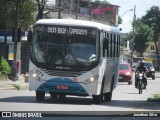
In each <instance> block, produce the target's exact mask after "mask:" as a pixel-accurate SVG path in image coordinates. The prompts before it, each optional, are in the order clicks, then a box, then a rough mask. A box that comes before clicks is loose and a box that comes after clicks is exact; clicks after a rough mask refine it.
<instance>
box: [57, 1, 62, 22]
mask: <svg viewBox="0 0 160 120" xmlns="http://www.w3.org/2000/svg"><path fill="white" fill-rule="evenodd" d="M61 7H62V6H61V0H58V19H61Z"/></svg>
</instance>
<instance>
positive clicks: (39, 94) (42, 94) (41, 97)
mask: <svg viewBox="0 0 160 120" xmlns="http://www.w3.org/2000/svg"><path fill="white" fill-rule="evenodd" d="M44 98H45V92H44V91H36V99H37V100H38V101H42V100H44Z"/></svg>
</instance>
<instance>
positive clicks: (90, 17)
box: [89, 0, 92, 21]
mask: <svg viewBox="0 0 160 120" xmlns="http://www.w3.org/2000/svg"><path fill="white" fill-rule="evenodd" d="M89 11H90V16H89V20H90V21H91V19H92V11H91V0H89Z"/></svg>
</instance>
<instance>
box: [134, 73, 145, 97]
mask: <svg viewBox="0 0 160 120" xmlns="http://www.w3.org/2000/svg"><path fill="white" fill-rule="evenodd" d="M143 78H144V72H137V73H136V79H137V88H138V90H139V94H142V90H143V89H144V88H145V86H144V81H143Z"/></svg>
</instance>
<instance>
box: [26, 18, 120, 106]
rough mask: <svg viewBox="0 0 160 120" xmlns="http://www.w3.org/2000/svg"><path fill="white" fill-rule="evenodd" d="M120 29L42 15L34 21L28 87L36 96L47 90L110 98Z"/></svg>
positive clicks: (62, 96)
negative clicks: (41, 17)
mask: <svg viewBox="0 0 160 120" xmlns="http://www.w3.org/2000/svg"><path fill="white" fill-rule="evenodd" d="M119 56H120V31H119V30H118V28H116V27H112V26H108V25H104V24H101V23H96V22H91V21H83V20H73V19H42V20H39V21H37V22H36V23H35V25H34V31H33V37H32V50H31V61H30V66H29V89H30V90H34V91H36V99H37V100H44V98H45V94H47V93H49V94H50V95H51V97H54V98H57V97H58V98H59V99H65V98H66V95H76V96H92V97H93V102H94V103H96V104H99V103H101V102H102V101H110V100H111V98H112V91H113V89H114V88H115V87H116V85H117V80H118V76H119V73H118V71H119Z"/></svg>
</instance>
